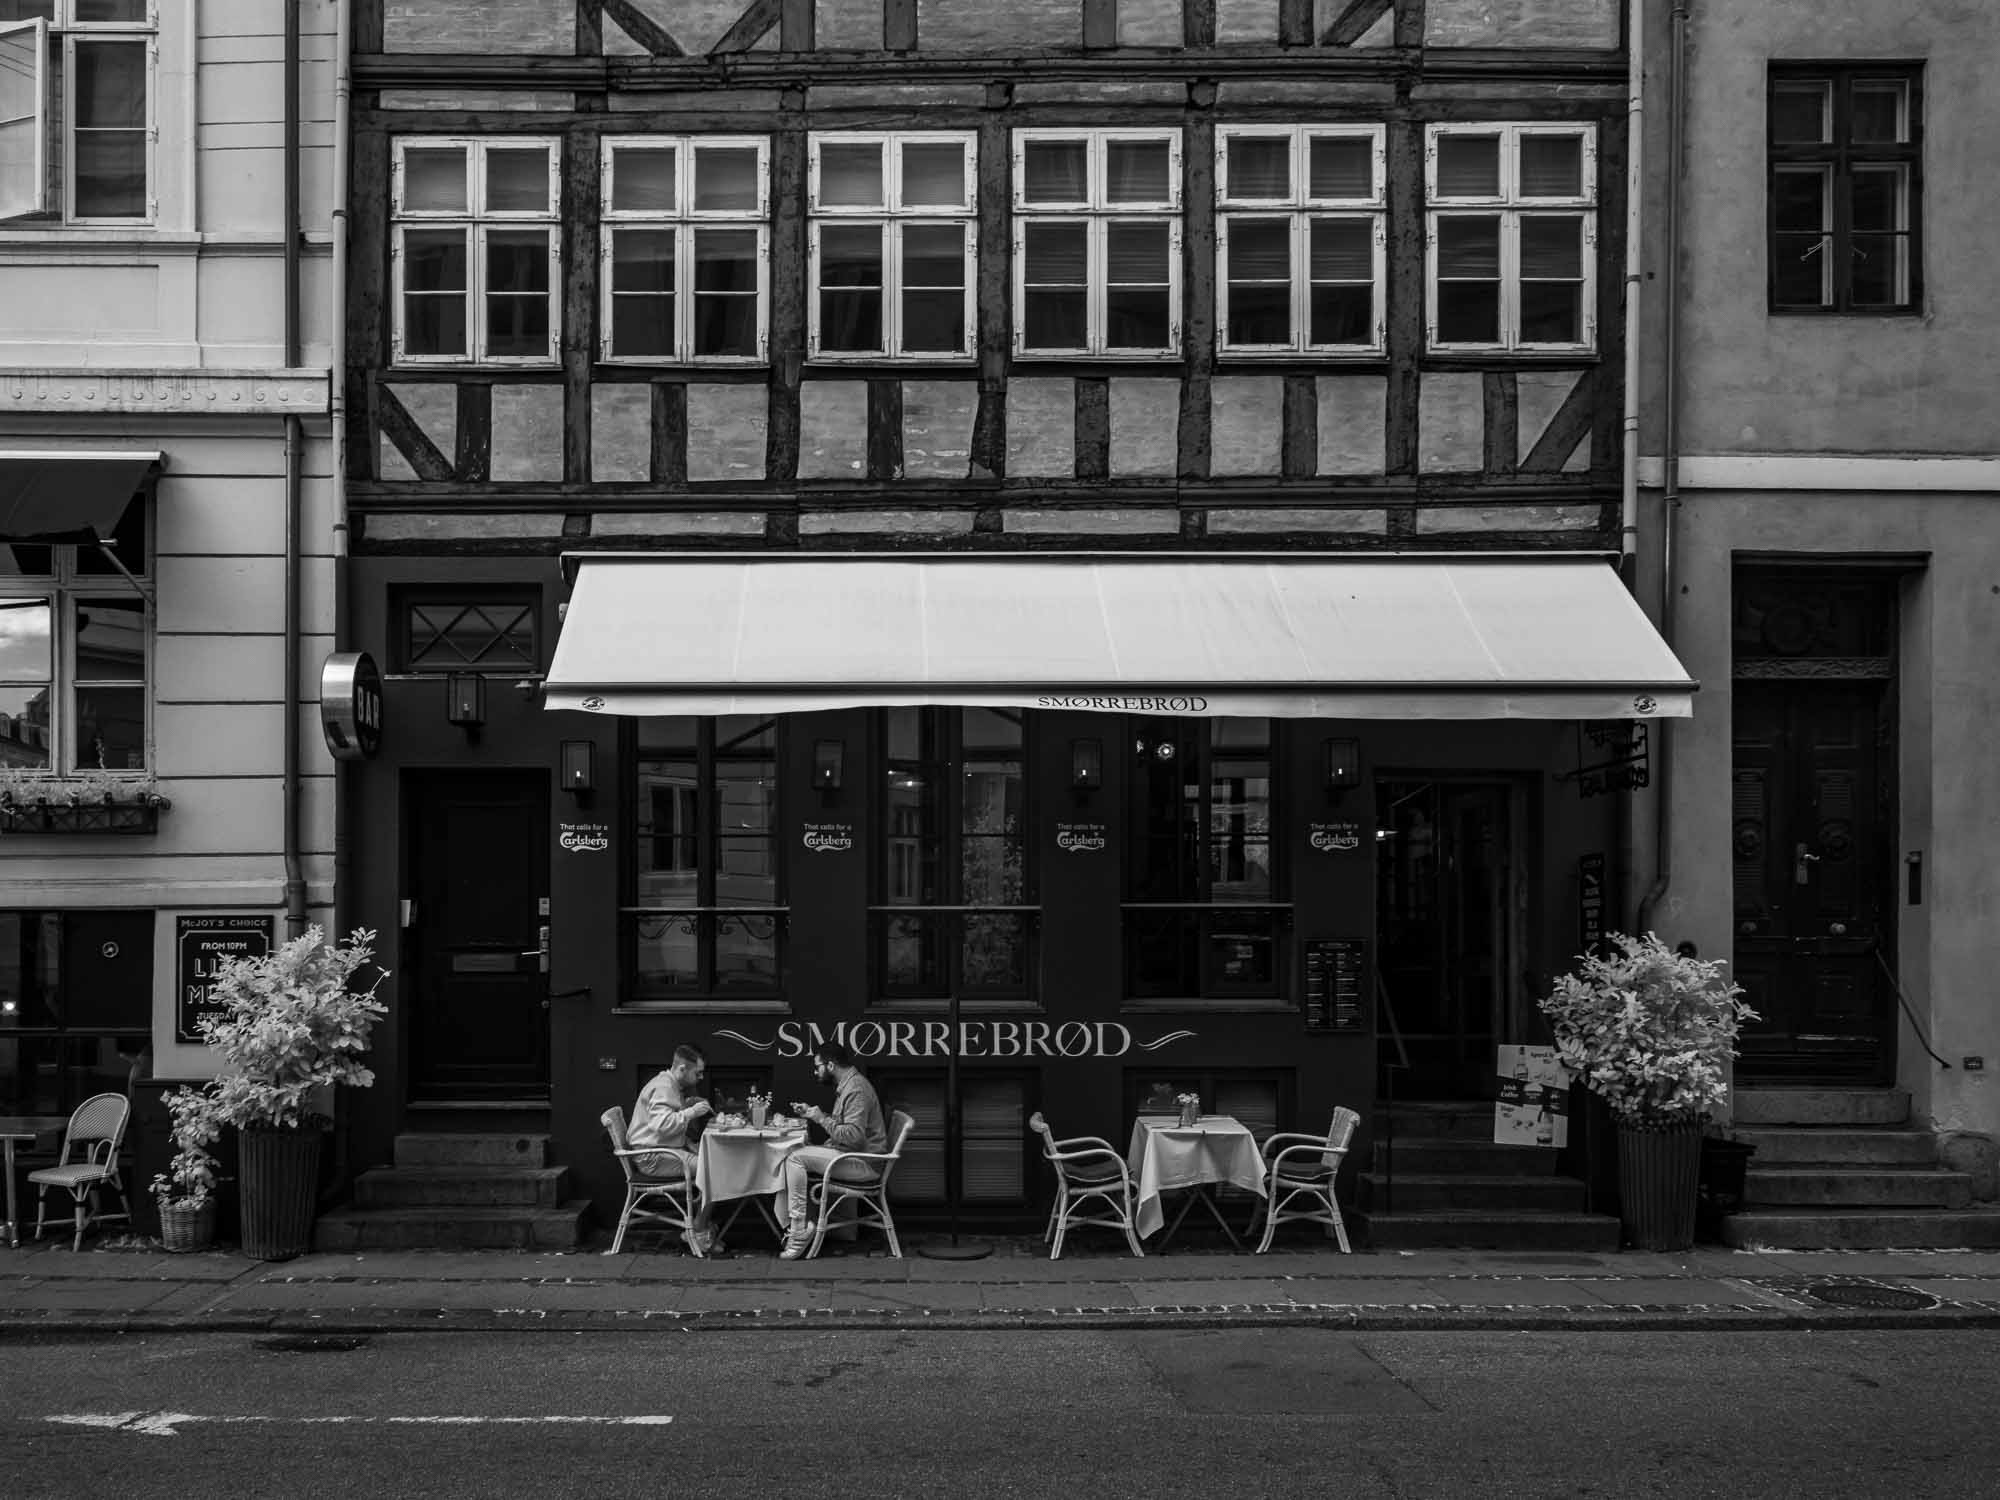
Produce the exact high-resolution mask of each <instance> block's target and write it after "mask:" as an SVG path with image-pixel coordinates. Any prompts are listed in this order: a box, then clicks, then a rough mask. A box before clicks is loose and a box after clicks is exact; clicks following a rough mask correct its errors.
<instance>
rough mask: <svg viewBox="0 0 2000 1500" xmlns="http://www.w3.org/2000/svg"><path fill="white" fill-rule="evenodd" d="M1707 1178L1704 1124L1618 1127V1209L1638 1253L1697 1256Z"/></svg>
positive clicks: (1628, 1238)
mask: <svg viewBox="0 0 2000 1500" xmlns="http://www.w3.org/2000/svg"><path fill="white" fill-rule="evenodd" d="M1700 1177H1701V1121H1700V1120H1698V1119H1689V1120H1682V1121H1677V1122H1676V1123H1674V1124H1672V1125H1660V1126H1654V1127H1650V1128H1648V1127H1643V1126H1638V1125H1628V1124H1626V1123H1624V1122H1623V1121H1621V1122H1620V1123H1619V1126H1618V1203H1619V1210H1620V1211H1619V1217H1620V1218H1621V1219H1622V1220H1623V1221H1624V1225H1625V1238H1626V1240H1627V1241H1629V1242H1630V1243H1631V1245H1632V1246H1633V1248H1634V1249H1638V1250H1692V1249H1693V1248H1694V1220H1695V1207H1696V1202H1697V1195H1696V1186H1697V1184H1698V1182H1699V1180H1700Z"/></svg>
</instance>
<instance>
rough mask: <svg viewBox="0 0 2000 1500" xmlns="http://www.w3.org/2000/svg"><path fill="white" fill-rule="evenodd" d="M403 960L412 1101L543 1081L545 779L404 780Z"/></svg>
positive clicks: (532, 1094)
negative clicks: (408, 908) (408, 978)
mask: <svg viewBox="0 0 2000 1500" xmlns="http://www.w3.org/2000/svg"><path fill="white" fill-rule="evenodd" d="M404 790H405V792H406V793H407V798H406V802H405V806H407V807H408V808H409V829H410V867H411V868H410V874H411V881H410V887H409V889H410V890H411V892H412V893H413V894H412V899H413V900H414V902H415V907H414V909H413V910H412V912H411V913H410V927H409V930H408V932H407V934H406V936H407V938H408V942H407V944H406V947H405V949H404V951H405V953H406V954H407V955H408V957H407V959H406V963H407V965H408V969H409V972H410V974H411V975H412V976H413V978H414V981H415V982H414V988H413V990H410V991H406V993H411V994H412V995H413V1000H412V1006H411V1019H410V1031H411V1037H410V1041H411V1066H410V1076H411V1090H412V1095H413V1097H415V1098H416V1099H419V1100H427V1101H444V1100H477V1099H510V1100H511V1099H540V1098H546V1097H547V1096H548V1088H549V1010H548V976H547V975H546V974H545V973H544V972H543V965H542V960H541V957H540V954H539V950H540V949H541V948H542V947H543V944H542V941H541V933H542V930H543V928H544V926H545V925H546V924H547V922H548V917H547V915H546V905H547V897H548V890H549V846H548V830H549V823H548V778H547V776H546V775H544V774H543V773H541V772H517V771H454V772H450V773H440V774H437V775H424V776H413V777H411V778H410V780H409V782H408V783H407V785H406V786H405V788H404Z"/></svg>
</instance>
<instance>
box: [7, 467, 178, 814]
mask: <svg viewBox="0 0 2000 1500" xmlns="http://www.w3.org/2000/svg"><path fill="white" fill-rule="evenodd" d="M150 510H151V506H150V505H148V504H147V502H146V500H145V499H144V498H143V497H134V499H133V500H132V502H131V504H129V505H128V506H126V508H125V514H124V515H123V517H122V518H121V519H120V520H119V523H118V526H117V528H116V530H115V531H114V532H113V535H112V540H113V541H114V543H115V546H116V550H117V554H118V561H119V562H120V563H122V564H123V565H124V566H125V568H126V569H127V570H128V571H129V572H130V573H131V574H132V575H133V576H134V577H135V578H140V579H143V578H145V577H146V576H147V575H148V574H149V573H150V571H151V564H150V561H149V559H150V558H151V555H152V549H151V548H150V547H149V546H148V545H147V535H146V528H147V522H148V519H149V512H150ZM151 680H152V619H151V612H150V609H149V607H148V605H147V602H146V598H145V595H144V594H143V593H142V592H141V591H140V590H139V589H137V588H135V587H134V586H133V584H132V583H131V582H130V581H129V580H128V579H126V578H125V576H124V575H123V574H121V573H120V572H119V571H118V569H117V567H116V566H114V565H113V564H112V563H111V562H110V561H109V560H108V559H107V558H106V557H105V555H104V552H103V551H102V549H100V548H99V547H98V546H97V545H95V544H94V543H78V544H75V545H71V544H65V543H26V542H14V543H7V544H0V766H4V767H8V768H14V769H23V770H46V771H55V772H58V773H63V774H66V773H70V772H79V771H111V772H120V771H131V772H134V773H137V772H143V771H145V770H147V769H148V763H149V760H150V750H149V747H150V745H151V743H152V736H151V734H150V733H149V731H148V727H147V726H148V716H149V714H150V713H151V710H152V692H151V688H150V684H151Z"/></svg>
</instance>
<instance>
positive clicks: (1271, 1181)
mask: <svg viewBox="0 0 2000 1500" xmlns="http://www.w3.org/2000/svg"><path fill="white" fill-rule="evenodd" d="M1360 1122H1361V1116H1359V1115H1357V1114H1356V1113H1355V1112H1354V1111H1353V1110H1351V1109H1349V1108H1348V1107H1347V1106H1346V1105H1344V1104H1343V1105H1341V1106H1340V1107H1339V1108H1338V1109H1336V1110H1334V1112H1333V1123H1332V1125H1330V1126H1329V1127H1328V1128H1327V1132H1326V1135H1325V1137H1324V1138H1321V1137H1319V1136H1316V1135H1300V1134H1297V1133H1293V1132H1284V1133H1281V1134H1278V1135H1273V1136H1268V1137H1266V1138H1265V1141H1264V1203H1263V1213H1264V1238H1263V1241H1262V1243H1260V1244H1259V1245H1258V1246H1257V1253H1258V1254H1259V1255H1262V1254H1263V1253H1264V1252H1265V1251H1266V1250H1269V1249H1270V1248H1271V1236H1272V1235H1274V1234H1276V1233H1277V1232H1278V1226H1279V1225H1280V1224H1283V1223H1286V1222H1289V1221H1292V1220H1304V1221H1306V1222H1308V1223H1313V1224H1324V1225H1326V1226H1327V1228H1328V1229H1329V1230H1331V1231H1332V1233H1333V1237H1334V1238H1335V1239H1336V1240H1338V1241H1339V1242H1340V1253H1341V1254H1342V1255H1346V1254H1349V1253H1350V1252H1349V1250H1348V1245H1347V1226H1346V1224H1344V1223H1342V1222H1341V1218H1340V1199H1339V1198H1338V1196H1337V1195H1336V1194H1335V1191H1334V1185H1335V1183H1336V1182H1337V1181H1338V1179H1339V1177H1340V1163H1341V1160H1342V1158H1344V1157H1345V1156H1346V1155H1347V1148H1348V1146H1349V1144H1350V1143H1351V1142H1352V1141H1353V1139H1354V1127H1355V1126H1356V1125H1358V1124H1359V1123H1360ZM1280 1194H1282V1195H1283V1196H1282V1197H1281V1196H1280ZM1295 1198H1304V1199H1306V1200H1307V1202H1306V1205H1305V1206H1304V1207H1300V1208H1292V1207H1290V1204H1291V1202H1292V1200H1293V1199H1295ZM1251 1228H1253V1229H1254V1228H1256V1222H1255V1220H1252V1222H1251Z"/></svg>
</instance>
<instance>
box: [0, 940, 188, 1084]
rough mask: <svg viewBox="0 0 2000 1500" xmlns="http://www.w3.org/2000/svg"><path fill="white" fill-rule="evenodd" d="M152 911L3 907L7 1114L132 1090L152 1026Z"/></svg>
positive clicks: (1, 1021) (0, 1027)
mask: <svg viewBox="0 0 2000 1500" xmlns="http://www.w3.org/2000/svg"><path fill="white" fill-rule="evenodd" d="M152 944H153V914H152V913H151V912H150V911H80V912H57V911H33V910H26V911H23V910H9V911H0V1115H56V1114H66V1113H68V1112H69V1111H70V1110H71V1109H74V1108H75V1107H76V1106H77V1105H78V1104H80V1103H82V1102H83V1101H84V1100H85V1099H87V1098H89V1097H90V1096H91V1095H92V1094H99V1093H105V1092H111V1093H123V1092H124V1091H125V1088H126V1085H127V1083H128V1081H129V1079H130V1077H131V1073H132V1068H133V1065H134V1063H135V1062H136V1061H137V1059H138V1057H139V1054H140V1053H141V1052H142V1051H143V1050H144V1049H145V1047H146V1044H147V1039H148V1037H149V1036H150V1034H151V1026H152V999H153V994H152V991H153V949H152Z"/></svg>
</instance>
